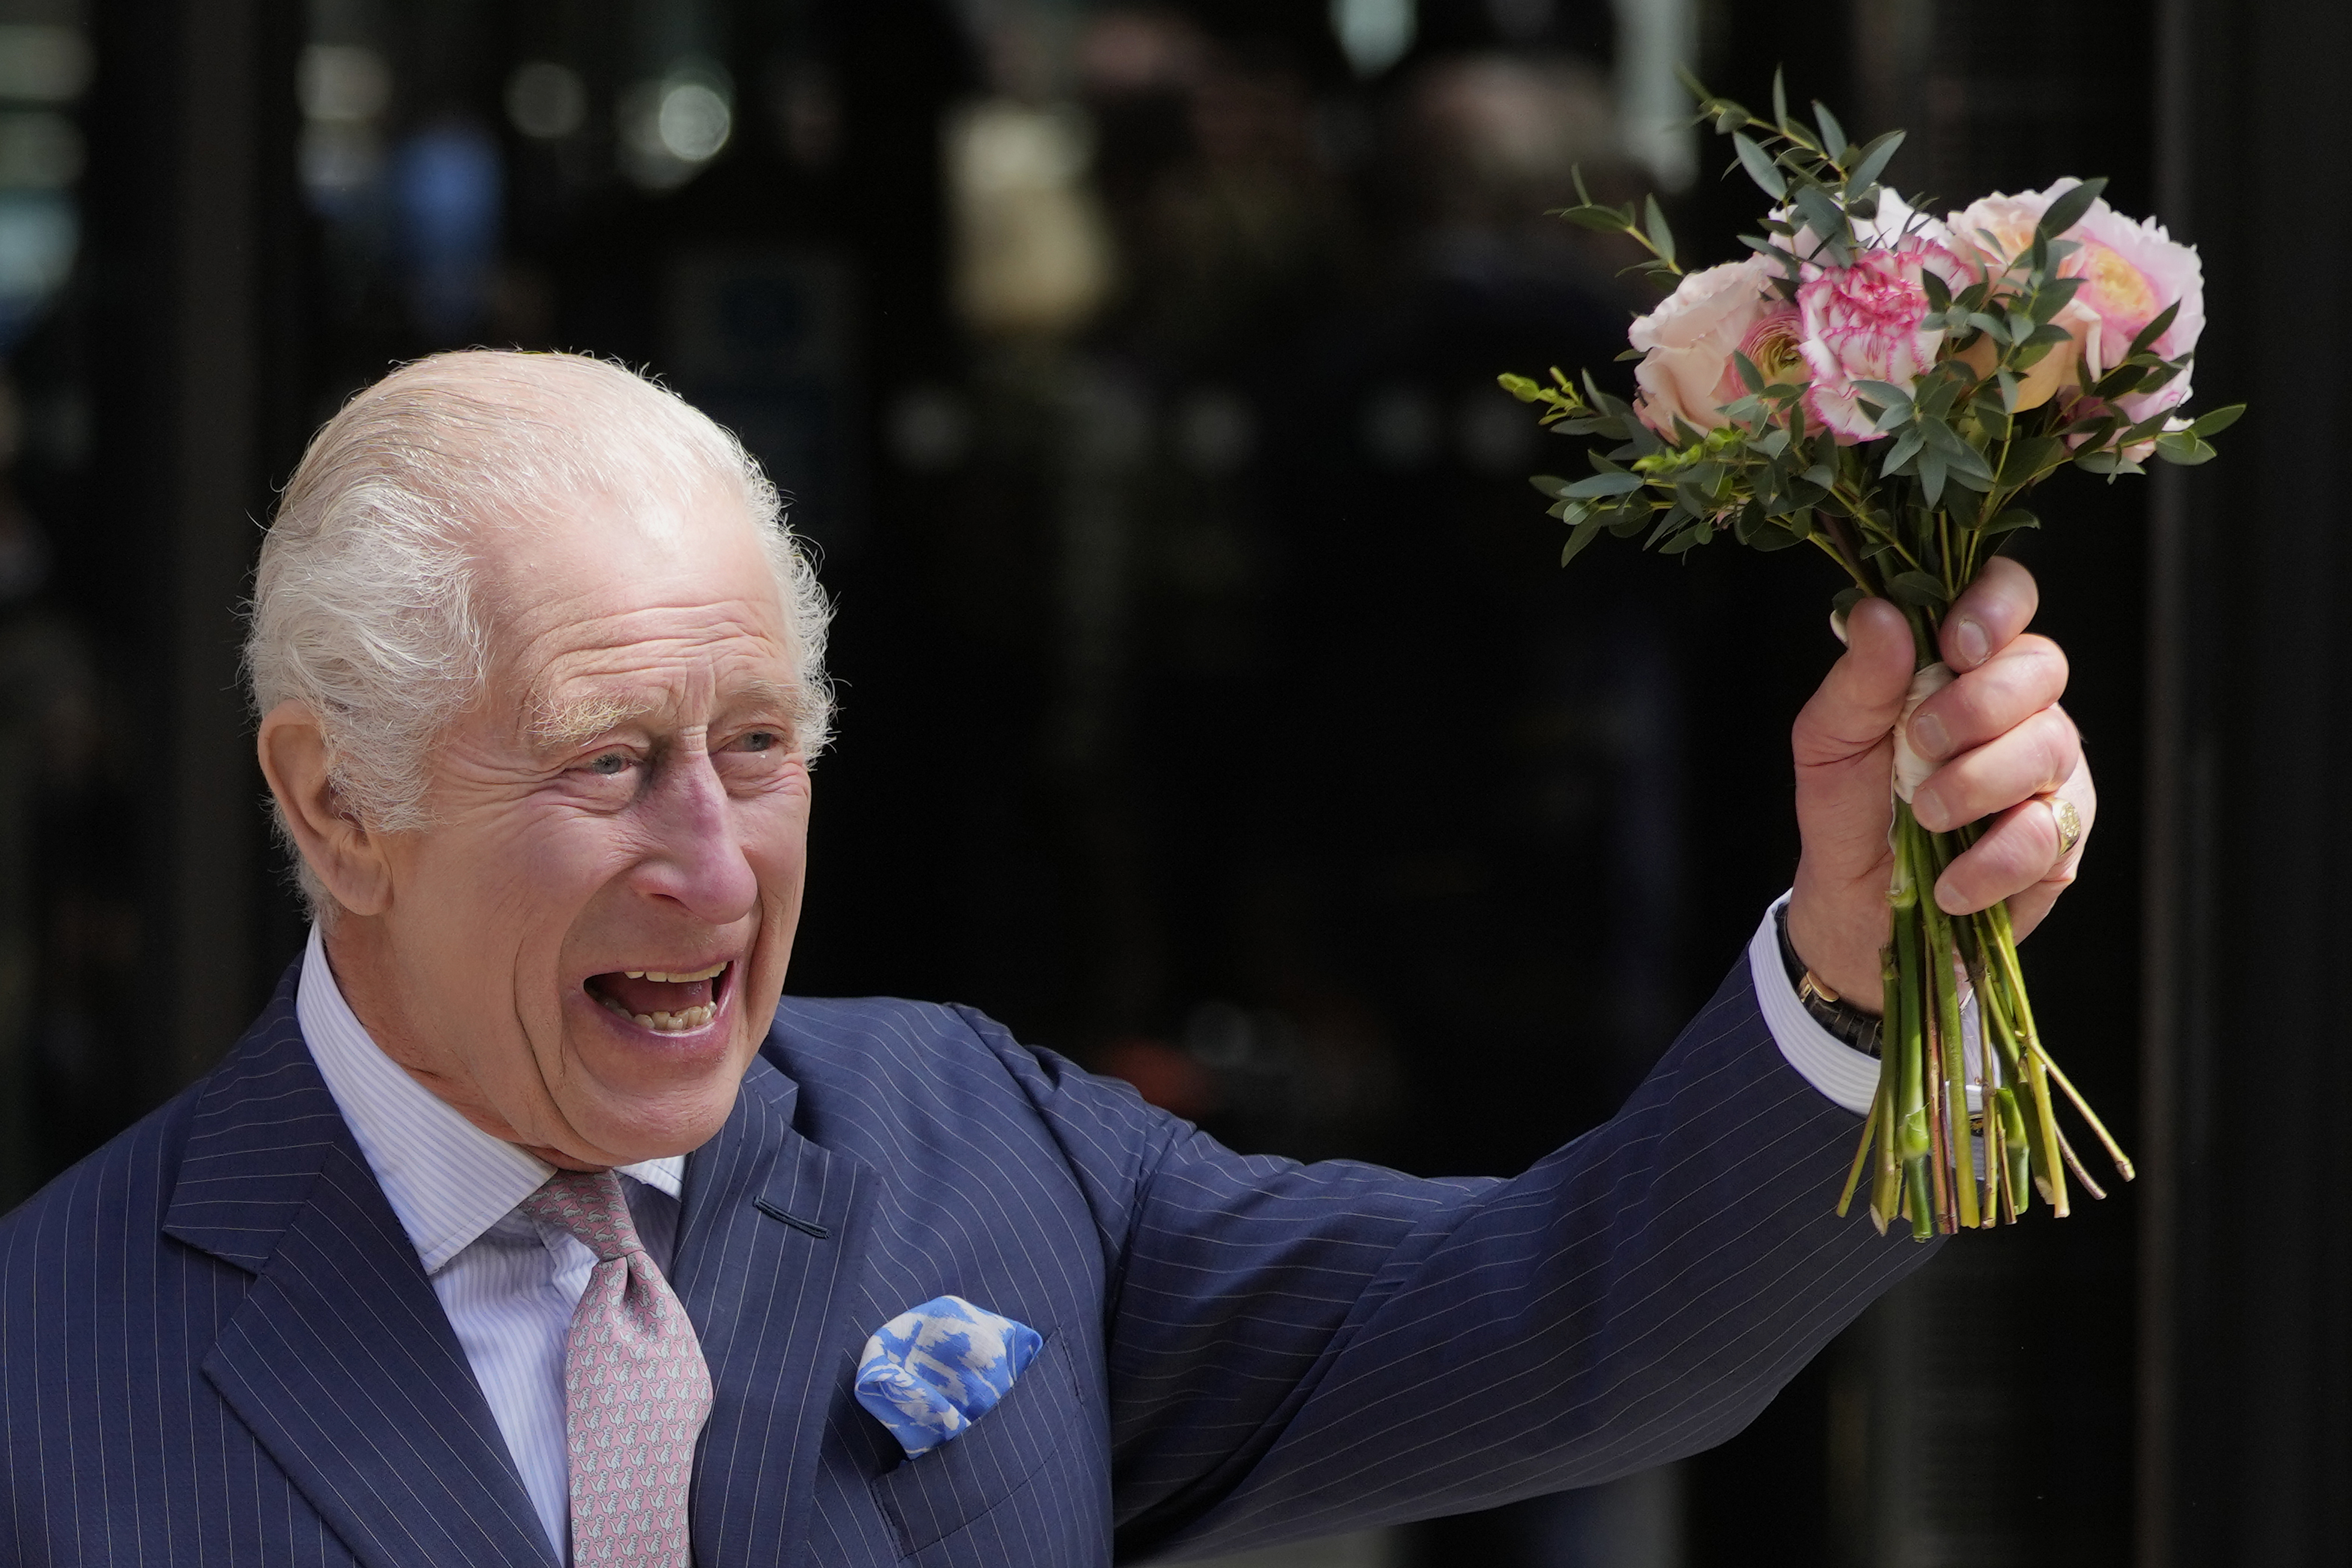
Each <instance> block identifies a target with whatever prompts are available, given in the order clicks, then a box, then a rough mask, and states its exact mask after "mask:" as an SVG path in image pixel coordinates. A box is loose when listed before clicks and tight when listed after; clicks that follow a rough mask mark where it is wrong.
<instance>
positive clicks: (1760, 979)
mask: <svg viewBox="0 0 2352 1568" xmlns="http://www.w3.org/2000/svg"><path fill="white" fill-rule="evenodd" d="M1788 901H1789V895H1788V894H1786V893H1783V894H1781V895H1780V897H1779V898H1778V899H1775V900H1773V901H1772V907H1771V908H1770V909H1769V910H1765V911H1764V923H1763V924H1762V925H1759V926H1758V927H1757V928H1756V935H1755V937H1754V938H1753V939H1752V940H1750V941H1749V942H1748V978H1749V979H1750V980H1752V981H1753V982H1754V983H1755V985H1756V1004H1757V1005H1758V1006H1759V1008H1761V1009H1762V1010H1763V1014H1764V1026H1765V1027H1766V1028H1768V1029H1769V1030H1771V1031H1772V1040H1773V1043H1774V1044H1776V1045H1778V1046H1779V1047H1780V1055H1781V1056H1782V1058H1785V1059H1786V1060H1787V1061H1788V1064H1789V1065H1790V1067H1792V1068H1796V1069H1797V1076H1798V1077H1800V1078H1801V1079H1804V1080H1805V1081H1806V1082H1807V1083H1809V1084H1811V1085H1812V1086H1813V1087H1814V1088H1815V1089H1820V1090H1821V1091H1822V1094H1823V1095H1824V1096H1826V1097H1827V1098H1828V1099H1829V1100H1830V1101H1831V1102H1832V1104H1835V1105H1838V1106H1841V1107H1843V1109H1845V1110H1851V1111H1853V1113H1854V1114H1855V1115H1856V1116H1864V1115H1867V1114H1868V1113H1869V1110H1870V1102H1871V1100H1874V1099H1875V1098H1876V1097H1877V1094H1878V1058H1876V1057H1874V1056H1870V1055H1867V1054H1865V1053H1864V1052H1862V1051H1857V1050H1855V1049H1854V1048H1853V1047H1852V1046H1849V1045H1847V1044H1846V1043H1845V1042H1844V1041H1843V1040H1841V1039H1839V1038H1838V1037H1836V1036H1835V1035H1832V1034H1831V1033H1830V1032H1829V1031H1828V1030H1827V1029H1824V1028H1822V1026H1821V1025H1820V1024H1818V1023H1816V1022H1815V1021H1814V1019H1813V1016H1812V1015H1811V1013H1808V1012H1806V1011H1805V1005H1804V1004H1803V1003H1802V1002H1800V1001H1798V1000H1797V988H1796V986H1795V985H1793V984H1790V980H1789V966H1788V965H1787V964H1785V963H1781V962H1780V909H1781V906H1782V905H1784V904H1786V903H1787V902H1788Z"/></svg>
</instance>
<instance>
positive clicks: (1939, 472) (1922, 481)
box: [1919, 447, 1945, 506]
mask: <svg viewBox="0 0 2352 1568" xmlns="http://www.w3.org/2000/svg"><path fill="white" fill-rule="evenodd" d="M1944 478H1945V468H1944V455H1943V454H1942V453H1941V452H1938V451H1937V450H1936V449H1935V448H1933V447H1928V448H1927V449H1925V450H1923V451H1921V452H1920V454H1919V493H1920V494H1921V495H1923V496H1925V497H1926V498H1927V504H1928V505H1929V506H1934V505H1935V504H1936V503H1937V501H1939V500H1943V499H1944Z"/></svg>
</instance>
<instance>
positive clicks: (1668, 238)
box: [1643, 196, 1675, 267]
mask: <svg viewBox="0 0 2352 1568" xmlns="http://www.w3.org/2000/svg"><path fill="white" fill-rule="evenodd" d="M1643 216H1645V217H1646V218H1647V219H1648V225H1647V226H1648V228H1649V231H1650V244H1651V246H1652V247H1653V248H1654V249H1655V250H1656V251H1657V253H1658V259H1659V260H1661V261H1663V262H1664V263H1665V264H1666V265H1667V266H1669V267H1671V266H1673V265H1674V260H1675V231H1674V230H1672V229H1670V228H1668V227H1667V226H1666V215H1665V212H1664V209H1663V208H1661V207H1660V206H1659V205H1658V198H1657V197H1656V196H1651V197H1650V198H1649V205H1648V206H1647V208H1646V209H1645V211H1644V213H1643Z"/></svg>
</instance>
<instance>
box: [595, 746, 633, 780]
mask: <svg viewBox="0 0 2352 1568" xmlns="http://www.w3.org/2000/svg"><path fill="white" fill-rule="evenodd" d="M628 765H629V758H628V754H627V753H626V752H605V753H604V755H603V756H601V757H598V758H596V759H595V760H594V761H593V762H591V763H589V764H588V771H589V772H590V773H595V774H597V775H598V776H599V777H602V778H612V777H614V775H616V774H618V773H621V772H623V771H624V770H625V769H626V768H627V767H628Z"/></svg>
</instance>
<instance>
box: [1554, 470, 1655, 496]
mask: <svg viewBox="0 0 2352 1568" xmlns="http://www.w3.org/2000/svg"><path fill="white" fill-rule="evenodd" d="M1642 486H1643V479H1642V476H1641V475H1639V474H1629V473H1625V472H1623V471H1622V470H1621V471H1618V472H1614V473H1604V474H1593V475H1591V477H1589V478H1586V479H1579V480H1577V481H1576V482H1575V483H1573V484H1571V485H1568V486H1565V487H1564V488H1563V489H1561V490H1560V492H1559V493H1560V494H1561V495H1563V496H1576V497H1580V498H1581V497H1586V496H1622V495H1631V494H1633V492H1634V491H1635V490H1638V489H1641V488H1642Z"/></svg>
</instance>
